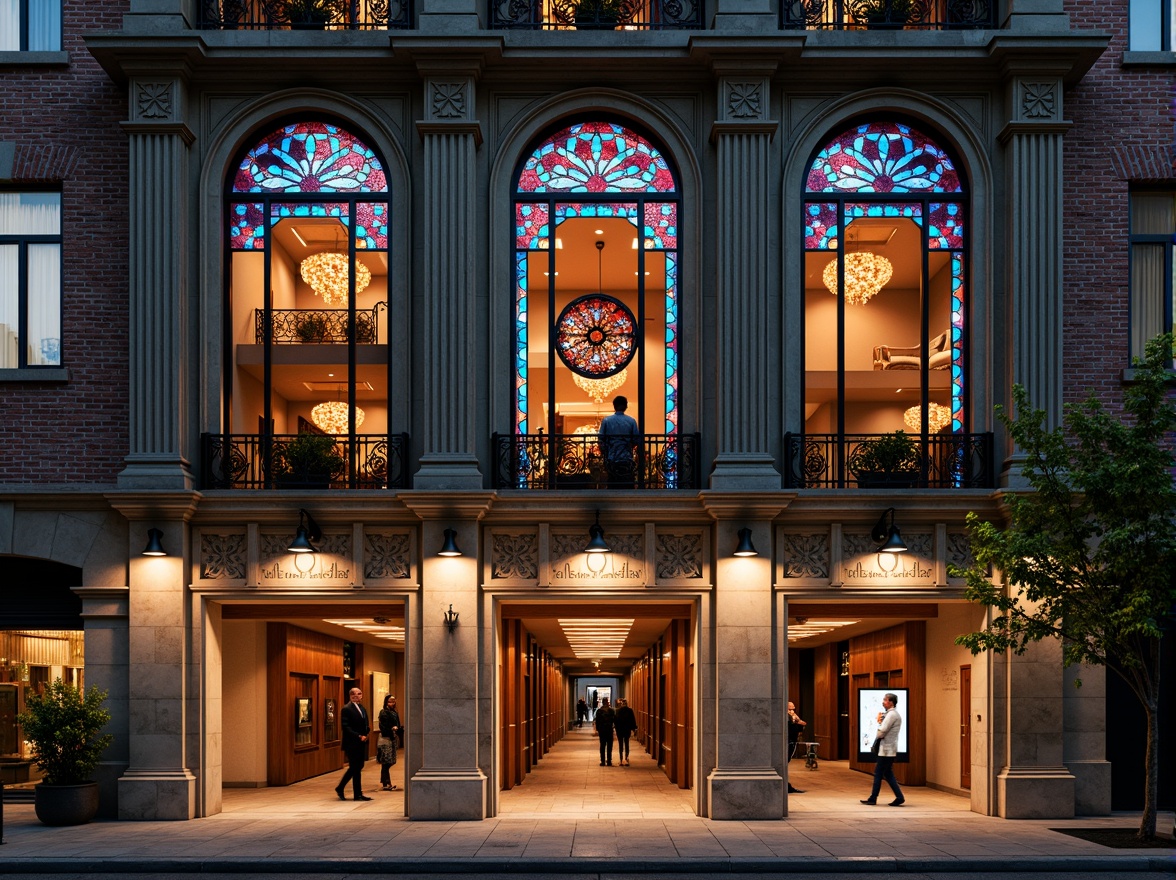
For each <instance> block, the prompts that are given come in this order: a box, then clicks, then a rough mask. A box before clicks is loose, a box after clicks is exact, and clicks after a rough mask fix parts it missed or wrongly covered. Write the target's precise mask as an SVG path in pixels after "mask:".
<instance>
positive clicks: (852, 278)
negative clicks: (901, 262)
mask: <svg viewBox="0 0 1176 880" xmlns="http://www.w3.org/2000/svg"><path fill="white" fill-rule="evenodd" d="M893 275H894V266H892V265H891V263H890V260H888V259H886V258H885V257H880V256H878V255H877V254H871V253H870V252H869V251H858V252H856V253H852V254H846V255H845V301H846V302H847V303H848V304H849V305H851V306H864V305H865V304H866V301H867V300H869V298H870V297H872V296H873V295H874V294H876V293H877V292H878V291H879V290H881V289H882V288H883V287H885V286H886V282H887V281H889V280H890V279H891V277H892V276H893ZM821 280H822V281H824V282H825V286H826V287H827V288H829V292H830V293H831V294H833V295H834V296H836V295H837V260H832V261H830V263H829V265H828V266H826V267H825V271H824V272H822V273H821Z"/></svg>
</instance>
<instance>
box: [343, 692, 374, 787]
mask: <svg viewBox="0 0 1176 880" xmlns="http://www.w3.org/2000/svg"><path fill="white" fill-rule="evenodd" d="M349 696H350V697H351V702H350V703H348V704H347V705H346V706H344V707H343V711H342V712H340V713H339V719H340V721H341V722H342V723H343V754H345V755H346V756H347V772H346V773H344V774H343V778H342V779H341V780H340V781H339V784H338V785H337V786H336V787H335V794H337V795H339V800H341V801H345V800H347V798H345V797H344V796H343V791H344V789H345V788H346V787H347V780H348V779H350V780H351V793H352V799H353V800H357V801H370V800H371V798H370V797H368V796H367V795H365V794H364V793H363V783H362V782H361V776H362V775H363V765H364V762H365V761H367V757H368V755H367V740H368V734H369V733H371V730H372V726H371V720H370V719H369V718H368V714H367V711H366V710H365V709H364V708H363V704H362V703H361V701H362V700H363V691H361V690H360V689H359V688H352V689H351V691H350V694H349Z"/></svg>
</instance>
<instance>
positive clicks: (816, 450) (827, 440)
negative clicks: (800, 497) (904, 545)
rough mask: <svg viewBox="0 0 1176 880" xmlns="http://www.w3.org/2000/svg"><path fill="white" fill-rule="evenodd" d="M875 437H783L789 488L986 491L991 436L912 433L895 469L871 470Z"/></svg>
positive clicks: (989, 476)
mask: <svg viewBox="0 0 1176 880" xmlns="http://www.w3.org/2000/svg"><path fill="white" fill-rule="evenodd" d="M878 439H879V435H877V434H785V435H784V485H785V487H786V488H790V489H845V488H853V487H855V486H856V487H858V488H861V489H873V488H889V489H991V488H993V486H994V477H995V467H994V463H993V460H992V455H993V451H992V450H993V441H992V434H991V433H986V434H932V435H930V436H928V437H925V438H924V437H919V436H918V435H911V438H910V439H911V442H912V443H913V444H914V447H915V448H914V452H913V454H912V455H911V457H910V458H909V459H908V462H907V466H906V467H905V468H904V469H903V470H899V471H882V472H879V471H874V470H870V469H869V467H870V466H869V464H868V459H865V458H863V456H865V455H866V454H867V452H868V451H869V450H870V446H871V444H872V443H874V442H876V441H877V440H878Z"/></svg>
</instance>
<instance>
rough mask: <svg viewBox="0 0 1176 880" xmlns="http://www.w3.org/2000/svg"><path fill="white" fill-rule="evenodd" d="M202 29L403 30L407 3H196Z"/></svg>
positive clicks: (352, 0) (277, 0)
mask: <svg viewBox="0 0 1176 880" xmlns="http://www.w3.org/2000/svg"><path fill="white" fill-rule="evenodd" d="M196 16H197V19H196V20H197V25H196V26H197V27H198V28H201V29H202V30H225V31H235V30H263V31H274V30H327V31H359V30H404V29H407V28H411V27H412V2H411V0H200V2H199V4H198V6H197V11H196Z"/></svg>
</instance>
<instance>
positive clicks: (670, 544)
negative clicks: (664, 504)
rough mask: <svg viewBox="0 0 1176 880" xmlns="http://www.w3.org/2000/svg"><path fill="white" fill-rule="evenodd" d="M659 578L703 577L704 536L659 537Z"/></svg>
mask: <svg viewBox="0 0 1176 880" xmlns="http://www.w3.org/2000/svg"><path fill="white" fill-rule="evenodd" d="M657 576H658V578H660V579H666V580H677V579H681V578H701V577H702V535H700V534H698V533H697V532H695V533H690V534H684V535H675V534H666V533H663V532H659V533H658V535H657Z"/></svg>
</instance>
